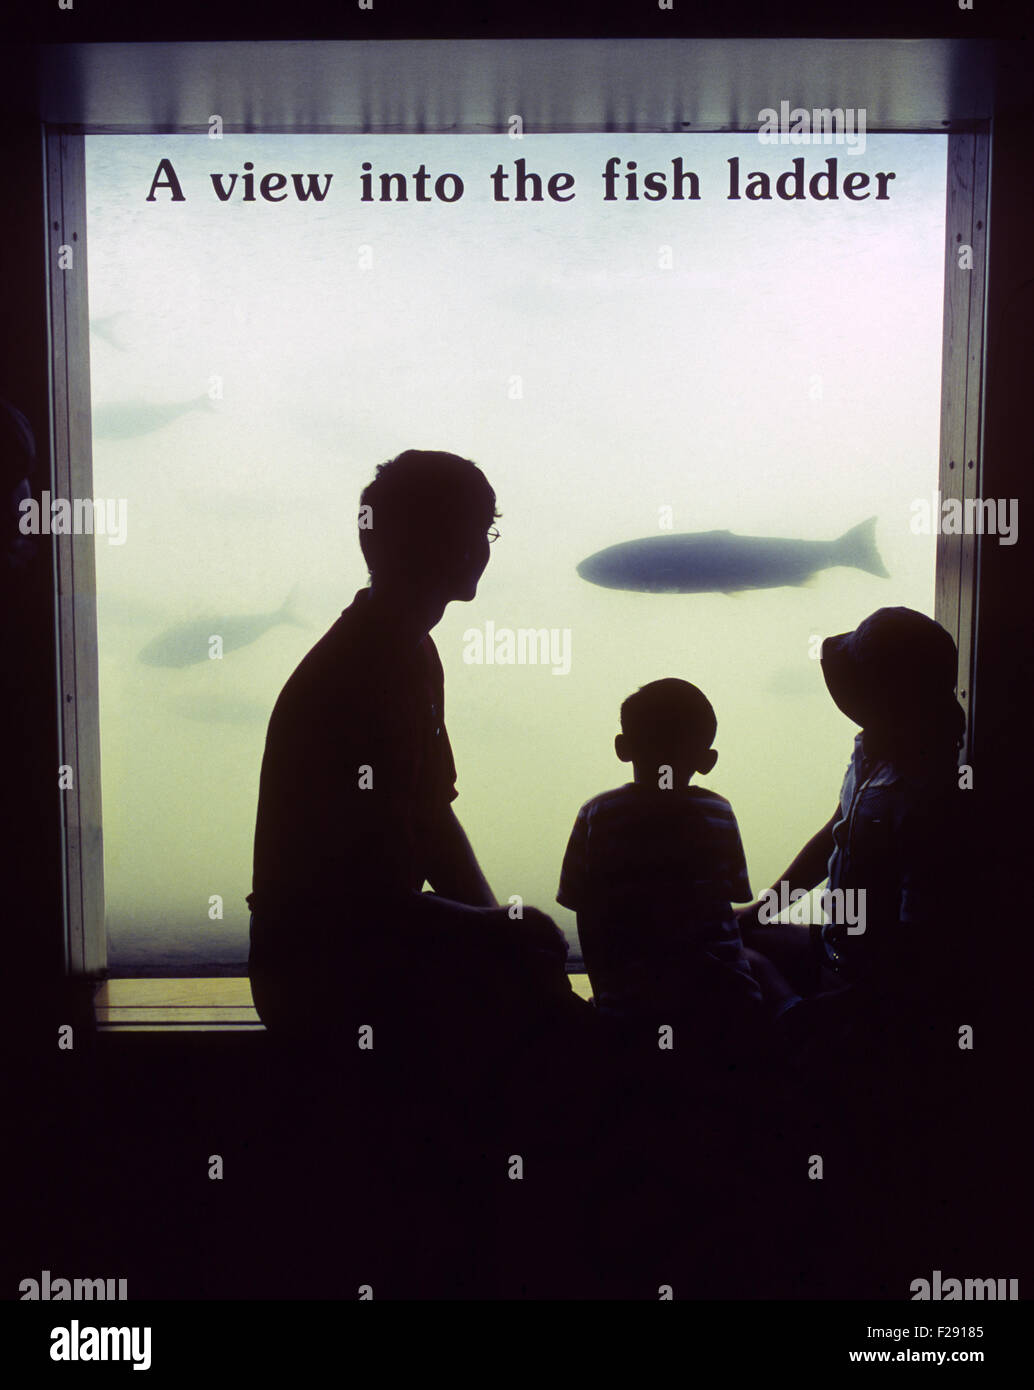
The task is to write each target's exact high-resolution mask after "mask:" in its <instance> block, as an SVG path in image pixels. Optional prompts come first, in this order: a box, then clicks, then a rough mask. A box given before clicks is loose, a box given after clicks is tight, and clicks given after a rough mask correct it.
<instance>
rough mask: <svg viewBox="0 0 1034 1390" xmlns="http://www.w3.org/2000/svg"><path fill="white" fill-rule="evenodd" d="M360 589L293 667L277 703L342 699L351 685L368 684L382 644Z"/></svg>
mask: <svg viewBox="0 0 1034 1390" xmlns="http://www.w3.org/2000/svg"><path fill="white" fill-rule="evenodd" d="M365 592H366V590H360V591H359V593H358V594H357V595H356V598H355V600H354V601H353V602H352V603H351V604H350V605H349V606H348V607H347V608H345V609H343V610H342V612H341V614H340V615H339V616H338V618H336V619H335V621H334V622H333V623H332V624H331V626H330V627H329V628H328V629H327V631H326V632H325V633H324V634H323V636H322V637H321V638H320V639H319V641H318V642H316V643H315V644H314V645H313V646H311V647H310V648H309V650H308V651H307V652H306V654H305V655H304V656H303V657H302V659H301V661H299V663H298V665H297V666H296V667H295V668H294V670H293V671H292V673H291V675H290V676H289V677H288V678H287V681H286V682H285V683H284V687H283V689H282V690H281V692H280V699H279V700H278V701H277V705H278V706H279V705H285V706H291V705H294V704H297V703H300V702H302V703H304V702H310V701H312V700H314V699H315V700H317V701H318V700H319V699H320V698H321V697H324V696H330V697H332V698H334V699H340V698H341V697H342V696H343V695H344V694H346V693H347V691H348V690H349V688H350V687H355V688H359V687H361V686H368V685H369V684H370V682H371V677H372V676H373V675H374V673H375V670H376V667H377V665H378V657H379V654H380V644H379V643H378V641H377V633H376V631H375V629H374V628H373V625H372V624H371V623H370V622H369V620H368V618H367V616H366V613H365V611H364V607H363V605H362V603H361V599H362V596H363V594H364V593H365Z"/></svg>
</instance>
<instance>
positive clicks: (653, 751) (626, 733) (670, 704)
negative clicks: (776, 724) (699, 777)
mask: <svg viewBox="0 0 1034 1390" xmlns="http://www.w3.org/2000/svg"><path fill="white" fill-rule="evenodd" d="M717 732H718V721H717V719H716V718H715V713H714V709H713V708H712V706H711V702H710V700H708V698H707V696H706V695H705V694H704V693H703V691H701V690H698V689H697V687H696V686H695V685H690V683H689V681H683V680H678V679H677V678H675V677H670V678H668V679H666V680H659V681H651V682H650V684H649V685H644V686H641V687H640V689H639V690H637V691H636V692H635V694H634V695H629V697H628V699H627V700H626V701H625V702H624V704H623V705H622V706H621V733H620V734H618V735H617V737H616V738H615V739H614V751H615V753H617V755H618V757H619V758H620V759H621V761H622V762H625V763H628V762H630V763H633V764H634V765H635V767H636V770H637V772H638V771H639V770H640V769H642V770H643V771H644V772H645V773H646V774H647V776H646V780H650V778H655V777H656V769H657V768H658V767H661V766H664V765H666V766H670V767H671V768H672V770H673V773H674V783H675V785H676V786H685V785H686V783H687V782H688V781H689V779H690V777H692V775H693V773H694V772H702V773H708V772H710V771H711V769H712V768H713V767H714V765H715V763H716V762H717V761H718V754H717V753H716V752H715V750H714V749H713V748H712V747H711V744H712V743H713V742H714V738H715V734H716V733H717Z"/></svg>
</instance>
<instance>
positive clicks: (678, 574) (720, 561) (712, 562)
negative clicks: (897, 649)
mask: <svg viewBox="0 0 1034 1390" xmlns="http://www.w3.org/2000/svg"><path fill="white" fill-rule="evenodd" d="M837 565H847V566H850V567H851V568H854V569H860V570H864V571H865V572H866V574H876V575H879V576H880V578H882V579H889V578H890V576H889V575H888V573H887V570H886V569H885V568H884V565H883V561H882V560H881V559H880V555H879V551H878V550H877V549H876V518H875V517H874V516H871V517H869V519H868V521H863V522H860V523H859V525H857V526H853V527H852V528H851V529H850V530H849V531H845V532H844V534H843V535H842V536H840V537H839V539H837V540H835V541H794V540H780V539H778V538H777V537H774V536H737V535H734V534H733V532H732V531H699V532H696V533H693V534H689V535H679V536H649V537H647V538H646V539H645V540H640V541H623V542H622V543H621V544H620V545H612V546H608V548H607V549H606V550H598V551H597V552H596V554H595V555H590V556H589V557H588V558H587V559H585V560H583V561H582V562H581V564H580V565H579V566H578V573H579V575H580V576H581V577H582V579H586V580H588V581H589V583H590V584H599V585H600V586H601V587H602V588H604V589H631V590H633V591H635V592H636V593H643V594H706V593H722V594H735V593H739V592H740V591H741V590H743V589H779V588H782V587H783V586H784V585H795V584H803V583H804V582H805V581H806V580H808V579H810V578H811V576H812V575H813V574H817V573H818V572H819V570H824V569H833V568H834V567H835V566H837Z"/></svg>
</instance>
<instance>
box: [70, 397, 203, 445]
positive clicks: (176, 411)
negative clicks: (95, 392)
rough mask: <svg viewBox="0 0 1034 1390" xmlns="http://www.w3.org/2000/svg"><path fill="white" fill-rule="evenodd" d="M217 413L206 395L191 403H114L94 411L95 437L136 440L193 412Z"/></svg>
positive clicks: (196, 398) (97, 407)
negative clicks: (206, 411) (209, 411)
mask: <svg viewBox="0 0 1034 1390" xmlns="http://www.w3.org/2000/svg"><path fill="white" fill-rule="evenodd" d="M214 409H215V405H214V403H213V401H212V399H211V397H210V396H208V395H207V394H206V395H203V396H197V397H195V398H194V400H191V401H155V402H150V401H113V402H111V403H110V404H108V405H99V406H96V407H95V408H94V410H93V412H92V414H93V433H94V435H95V436H96V437H97V438H98V439H136V438H137V437H138V436H139V435H142V434H152V433H153V432H154V431H155V430H160V429H163V428H164V427H165V426H166V425H169V424H171V423H172V421H173V420H178V419H179V418H180V416H181V415H187V414H189V412H190V411H192V410H214Z"/></svg>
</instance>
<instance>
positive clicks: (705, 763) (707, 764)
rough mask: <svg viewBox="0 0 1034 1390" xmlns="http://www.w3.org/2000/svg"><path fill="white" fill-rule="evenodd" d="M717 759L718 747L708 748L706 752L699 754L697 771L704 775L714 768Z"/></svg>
mask: <svg viewBox="0 0 1034 1390" xmlns="http://www.w3.org/2000/svg"><path fill="white" fill-rule="evenodd" d="M717 761H718V749H717V748H709V749H708V750H707V752H706V753H704V754H702V755H701V757H700V761H699V762H698V763H697V771H698V772H699V773H701V774H702V775H703V776H705V777H706V776H707V774H708V773H709V772H712V771H713V770H714V765H715V763H716V762H717Z"/></svg>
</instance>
